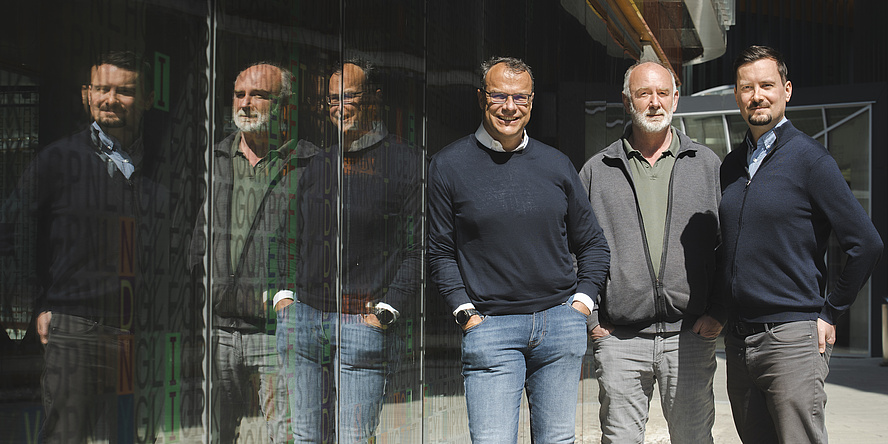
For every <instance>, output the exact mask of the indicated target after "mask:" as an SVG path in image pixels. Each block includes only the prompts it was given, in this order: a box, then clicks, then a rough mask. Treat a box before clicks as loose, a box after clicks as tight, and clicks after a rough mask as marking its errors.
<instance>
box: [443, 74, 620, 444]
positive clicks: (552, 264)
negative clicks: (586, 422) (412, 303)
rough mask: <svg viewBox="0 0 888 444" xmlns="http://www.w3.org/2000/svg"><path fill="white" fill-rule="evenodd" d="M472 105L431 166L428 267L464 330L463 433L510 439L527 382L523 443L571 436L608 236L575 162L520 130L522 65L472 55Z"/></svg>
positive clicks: (525, 87) (524, 89)
mask: <svg viewBox="0 0 888 444" xmlns="http://www.w3.org/2000/svg"><path fill="white" fill-rule="evenodd" d="M478 102H479V105H480V106H481V109H482V111H483V113H482V122H481V126H480V127H479V128H478V130H477V131H476V132H475V134H473V135H471V136H468V137H465V138H463V139H460V140H458V141H456V142H454V143H452V144H450V145H449V146H447V147H445V148H444V149H443V150H441V152H439V153H438V154H436V155H435V156H434V157H433V158H432V162H431V165H430V166H429V217H430V235H429V264H430V267H431V272H432V279H433V280H434V281H435V283H436V284H437V285H438V290H439V291H440V293H441V295H442V296H443V297H444V299H445V301H446V303H447V305H448V306H449V307H450V309H451V310H452V311H453V314H454V316H455V317H456V321H457V323H458V324H459V325H460V327H462V329H463V343H462V362H463V377H464V379H465V389H466V402H467V405H468V412H469V432H470V433H471V435H472V442H474V443H488V442H515V441H516V440H517V439H518V413H519V408H520V404H521V393H522V389H526V390H527V399H528V403H529V405H530V413H531V414H530V422H531V424H530V427H531V434H532V440H533V442H545V443H556V442H573V440H574V425H575V414H576V404H577V390H578V388H579V380H580V368H581V365H582V360H583V355H584V354H585V352H586V320H587V316H588V315H589V314H590V312H591V310H592V309H593V308H594V306H593V302H592V299H591V298H592V297H597V295H598V291H599V289H600V288H601V286H602V284H603V283H604V279H605V275H606V274H607V268H608V263H609V253H608V249H607V242H606V241H605V237H604V234H603V233H602V231H601V228H600V227H599V226H598V222H597V221H596V219H595V215H594V214H593V213H592V208H591V206H590V205H589V200H588V199H587V197H586V193H585V192H584V191H583V185H582V183H580V178H579V176H578V175H577V172H576V169H575V168H574V166H573V164H572V163H571V162H570V160H569V159H568V158H567V156H565V155H564V154H562V153H560V152H559V151H557V150H556V149H554V148H552V147H550V146H547V145H544V144H542V143H540V142H538V141H536V140H534V139H531V138H529V137H528V136H527V133H526V132H525V130H524V127H525V125H527V122H528V121H529V120H530V111H531V108H532V106H533V76H532V74H531V71H530V67H529V66H527V64H525V63H524V62H522V61H521V60H518V59H513V58H493V59H490V60H488V61H487V62H485V63H484V64H482V73H481V89H479V90H478ZM573 255H576V262H577V270H576V271H575V270H574V258H573Z"/></svg>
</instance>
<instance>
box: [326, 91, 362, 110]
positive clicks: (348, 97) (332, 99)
mask: <svg viewBox="0 0 888 444" xmlns="http://www.w3.org/2000/svg"><path fill="white" fill-rule="evenodd" d="M361 94H364V91H358V92H347V93H343V94H342V97H340V96H339V94H330V95H328V96H327V105H330V106H338V105H339V104H343V103H344V104H346V105H348V104H351V103H354V102H355V101H356V100H358V97H361Z"/></svg>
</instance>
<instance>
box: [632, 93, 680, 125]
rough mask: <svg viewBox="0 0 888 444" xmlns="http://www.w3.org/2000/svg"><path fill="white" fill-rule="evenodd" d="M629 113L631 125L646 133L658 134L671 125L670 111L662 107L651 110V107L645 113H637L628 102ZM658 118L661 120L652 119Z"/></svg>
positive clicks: (633, 106)
mask: <svg viewBox="0 0 888 444" xmlns="http://www.w3.org/2000/svg"><path fill="white" fill-rule="evenodd" d="M629 111H631V112H632V124H633V125H636V126H639V127H641V128H642V129H643V130H644V132H646V133H659V132H660V131H663V130H665V129H666V128H668V127H669V125H671V124H672V110H670V109H666V108H663V107H658V108H657V109H653V107H651V108H648V109H647V110H645V111H639V110H638V109H636V108H635V104H634V103H632V101H631V100H630V101H629ZM658 116H661V117H662V119H659V120H657V119H653V117H658Z"/></svg>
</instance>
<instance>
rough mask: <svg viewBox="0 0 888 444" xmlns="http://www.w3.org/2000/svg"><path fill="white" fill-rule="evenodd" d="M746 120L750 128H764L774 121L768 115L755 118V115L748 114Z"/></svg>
mask: <svg viewBox="0 0 888 444" xmlns="http://www.w3.org/2000/svg"><path fill="white" fill-rule="evenodd" d="M746 120H747V121H748V122H749V124H750V125H752V126H766V125H768V124H770V123H771V121H772V120H774V118H773V117H772V116H771V115H770V114H767V115H764V116H759V117H756V116H755V114H750V115H749V117H748V118H746Z"/></svg>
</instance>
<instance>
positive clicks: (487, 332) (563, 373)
mask: <svg viewBox="0 0 888 444" xmlns="http://www.w3.org/2000/svg"><path fill="white" fill-rule="evenodd" d="M585 353H586V315H584V314H583V313H580V312H579V311H577V310H574V309H573V308H571V307H570V306H568V305H566V304H562V305H558V306H555V307H552V308H550V309H548V310H545V311H541V312H537V313H533V314H526V315H503V316H485V317H484V319H483V320H482V321H481V323H480V324H478V325H476V326H474V327H472V328H470V329H469V330H468V331H466V332H464V333H463V343H462V363H463V370H462V373H463V377H464V379H465V389H466V404H467V405H468V411H469V433H471V435H472V442H473V443H474V444H480V443H485V444H486V443H510V444H513V443H515V442H516V441H517V439H518V412H519V409H520V408H521V391H522V389H526V390H527V401H528V404H529V406H530V431H531V435H532V436H531V439H532V440H533V442H537V443H547V444H554V443H572V442H574V438H575V433H576V431H575V422H576V409H577V391H578V389H579V383H580V369H581V366H582V362H583V355H584V354H585Z"/></svg>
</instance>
